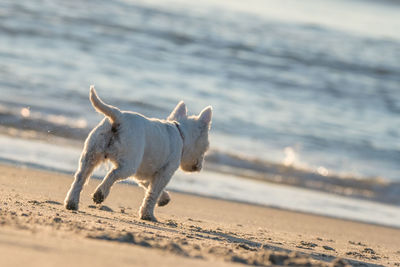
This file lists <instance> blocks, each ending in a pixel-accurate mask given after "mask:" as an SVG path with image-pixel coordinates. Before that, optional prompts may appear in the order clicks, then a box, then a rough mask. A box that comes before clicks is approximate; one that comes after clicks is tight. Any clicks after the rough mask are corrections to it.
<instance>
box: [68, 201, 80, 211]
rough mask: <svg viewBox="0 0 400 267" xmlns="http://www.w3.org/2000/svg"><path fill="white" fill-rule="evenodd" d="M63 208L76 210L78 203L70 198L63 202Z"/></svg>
mask: <svg viewBox="0 0 400 267" xmlns="http://www.w3.org/2000/svg"><path fill="white" fill-rule="evenodd" d="M65 208H66V209H67V210H78V203H77V202H74V201H72V200H69V201H67V202H66V203H65Z"/></svg>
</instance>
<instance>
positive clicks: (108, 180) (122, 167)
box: [93, 163, 136, 204]
mask: <svg viewBox="0 0 400 267" xmlns="http://www.w3.org/2000/svg"><path fill="white" fill-rule="evenodd" d="M128 166H129V165H127V164H124V163H123V164H121V163H119V164H118V166H117V167H116V168H114V169H112V170H111V171H110V172H109V173H107V175H106V177H105V178H104V179H103V181H102V182H101V183H100V184H99V185H98V187H97V188H96V191H95V192H94V194H93V201H94V202H95V203H96V204H100V203H102V202H103V201H104V200H105V199H106V197H107V196H108V194H109V193H110V189H111V187H112V186H113V184H114V183H115V182H117V181H119V180H123V179H126V178H128V177H130V176H132V175H133V174H135V170H136V168H135V167H136V166H130V167H128Z"/></svg>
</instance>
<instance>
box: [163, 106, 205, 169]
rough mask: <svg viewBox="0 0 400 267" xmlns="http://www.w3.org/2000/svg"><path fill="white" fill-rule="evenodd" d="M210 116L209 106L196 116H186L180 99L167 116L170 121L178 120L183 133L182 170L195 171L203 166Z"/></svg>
mask: <svg viewBox="0 0 400 267" xmlns="http://www.w3.org/2000/svg"><path fill="white" fill-rule="evenodd" d="M211 117H212V108H211V107H210V106H208V107H206V108H205V109H203V111H202V112H200V114H199V115H198V116H188V115H187V109H186V105H185V103H183V102H182V101H181V102H179V104H178V105H177V106H176V108H175V109H174V111H172V113H171V115H170V116H169V117H168V120H170V121H177V122H179V124H180V131H182V134H183V138H184V140H183V152H182V158H181V169H182V170H184V171H187V172H195V171H200V170H201V168H202V167H203V161H204V154H205V153H206V151H207V149H208V147H209V141H208V132H209V130H210V127H211Z"/></svg>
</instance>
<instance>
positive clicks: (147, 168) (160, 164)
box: [64, 86, 212, 221]
mask: <svg viewBox="0 0 400 267" xmlns="http://www.w3.org/2000/svg"><path fill="white" fill-rule="evenodd" d="M90 101H91V102H92V104H93V106H94V108H95V109H96V110H97V111H99V112H101V113H103V114H104V115H105V116H106V118H104V119H103V120H102V121H101V122H100V123H99V124H98V125H97V126H96V127H95V128H94V129H93V130H92V131H91V133H90V134H89V136H88V137H87V139H86V142H85V146H84V149H83V151H82V155H81V158H80V164H79V169H78V170H77V172H76V174H75V180H74V182H73V183H72V185H71V188H70V190H69V191H68V194H67V196H66V198H65V202H64V203H65V207H66V208H67V209H70V210H77V209H78V205H79V198H80V193H81V191H82V188H83V185H84V184H85V183H86V182H87V181H88V178H89V177H90V175H91V174H92V172H93V170H94V168H95V167H96V166H97V165H99V164H100V163H102V162H104V161H105V160H110V161H111V162H113V163H114V168H113V169H112V170H111V171H110V172H109V173H108V174H107V175H106V177H105V178H104V180H103V181H102V182H101V184H100V185H99V186H98V187H97V189H96V191H95V192H94V194H93V201H94V202H95V203H101V202H103V201H104V199H105V198H106V197H107V196H108V194H109V192H110V189H111V187H112V185H113V184H114V183H115V182H116V181H119V180H123V179H126V178H128V177H131V176H133V177H134V179H135V180H136V181H137V183H138V184H139V185H140V186H142V187H143V188H144V189H145V190H146V194H145V197H144V199H143V203H142V206H141V207H140V210H139V216H140V218H141V219H144V220H153V221H155V220H156V218H155V216H154V207H155V205H156V204H158V205H159V206H164V205H166V204H168V202H169V201H170V196H169V194H168V192H167V191H165V190H164V188H165V186H166V185H167V184H168V182H169V180H170V179H171V177H172V175H173V174H174V172H175V171H176V170H177V169H178V167H179V166H180V167H181V169H182V170H184V171H188V172H193V171H200V170H201V168H202V164H203V160H204V154H205V152H206V151H207V149H208V146H209V142H208V131H209V129H210V125H211V117H212V108H211V107H207V108H205V109H204V110H203V111H202V112H201V113H200V114H199V115H198V116H190V117H188V116H187V110H186V106H185V104H184V103H183V102H182V101H181V102H180V103H179V104H178V105H177V106H176V108H175V109H174V110H173V111H172V113H171V115H170V116H169V117H168V119H167V120H159V119H149V118H146V117H145V116H143V115H140V114H138V113H134V112H129V111H120V110H119V109H118V108H116V107H113V106H111V105H107V104H105V103H104V102H103V101H101V100H100V99H99V97H98V96H97V94H96V91H95V89H94V87H93V86H91V87H90Z"/></svg>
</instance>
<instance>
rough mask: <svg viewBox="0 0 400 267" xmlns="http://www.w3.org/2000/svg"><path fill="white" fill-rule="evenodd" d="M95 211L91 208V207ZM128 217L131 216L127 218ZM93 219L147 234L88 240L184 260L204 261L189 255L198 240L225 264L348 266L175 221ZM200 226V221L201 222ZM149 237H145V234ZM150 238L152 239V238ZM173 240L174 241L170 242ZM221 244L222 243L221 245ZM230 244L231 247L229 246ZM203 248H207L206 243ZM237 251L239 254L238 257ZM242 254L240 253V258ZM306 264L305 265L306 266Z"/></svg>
mask: <svg viewBox="0 0 400 267" xmlns="http://www.w3.org/2000/svg"><path fill="white" fill-rule="evenodd" d="M91 208H92V207H91ZM97 208H98V209H100V210H104V211H107V212H110V213H114V212H113V211H112V209H110V208H108V207H106V208H104V207H102V206H101V207H97ZM126 215H129V214H126ZM91 216H93V217H95V218H98V219H104V220H112V221H118V222H123V223H125V224H127V225H134V226H136V227H140V228H142V229H143V230H144V231H143V232H142V233H131V232H121V233H115V232H113V233H111V232H110V233H108V232H103V233H99V234H97V235H96V234H95V235H93V234H90V235H88V237H89V238H94V239H100V240H106V241H113V242H123V243H129V244H133V245H139V246H143V247H148V248H156V249H163V250H168V251H171V252H172V253H175V254H179V255H181V256H185V257H193V258H204V253H203V256H199V254H197V255H193V253H191V252H190V251H193V245H190V242H188V241H189V240H190V239H196V240H200V241H201V240H204V241H207V240H208V241H215V242H216V243H215V242H211V243H210V245H209V247H202V248H199V247H198V245H197V247H196V245H195V246H194V250H202V251H203V252H204V251H205V252H206V254H205V255H206V256H207V255H211V256H214V257H215V256H216V257H220V258H223V259H224V260H225V261H231V262H237V263H242V264H247V265H258V266H269V265H271V264H273V265H286V264H287V263H288V261H289V263H292V264H295V265H299V264H300V265H301V264H304V263H306V264H308V265H307V266H313V265H312V262H311V261H310V260H308V261H307V260H306V259H307V258H308V259H311V258H312V259H314V260H318V261H323V262H325V263H327V264H330V263H332V262H334V261H337V262H338V263H339V264H337V265H335V266H345V264H342V265H340V263H341V262H340V259H339V258H338V257H336V256H332V255H327V254H324V253H320V252H316V251H312V249H313V248H312V247H310V248H308V249H310V252H307V251H295V250H290V249H286V248H282V247H280V246H279V245H276V243H277V242H276V243H275V244H274V242H273V241H272V240H266V242H265V243H261V242H256V241H253V240H250V239H247V238H243V237H240V236H239V235H236V234H235V233H232V232H229V233H227V232H224V231H223V230H221V229H219V228H218V230H212V229H203V228H202V227H200V226H198V225H192V224H191V223H189V224H187V223H186V222H185V223H178V222H175V221H173V220H168V221H166V222H147V221H142V220H135V219H132V218H130V219H124V218H121V217H118V218H110V217H107V216H101V215H98V214H91ZM189 221H190V222H195V220H192V219H189ZM198 222H200V221H198ZM154 230H156V231H160V232H161V233H158V234H155V233H154V232H153V231H154ZM162 232H164V233H173V234H175V235H176V236H175V237H173V238H172V239H171V237H170V236H163V235H162ZM146 233H147V236H145V237H143V234H146ZM149 235H150V236H149ZM151 235H153V236H154V235H156V236H157V238H155V237H151ZM171 240H173V241H172V242H171ZM219 242H220V243H219ZM227 243H228V244H230V245H229V246H227ZM203 244H207V242H204V243H203ZM240 250H246V251H245V254H246V257H244V256H238V253H237V252H238V251H240ZM235 251H236V253H235ZM241 254H242V253H239V255H241ZM260 254H262V255H265V254H268V255H269V256H268V259H267V260H265V259H263V260H261V261H260ZM296 260H300V261H301V263H300V262H296ZM305 260H306V262H305ZM345 261H347V263H348V264H350V265H352V266H372V267H375V266H381V265H377V264H372V263H367V262H363V261H358V260H354V259H348V258H346V259H345Z"/></svg>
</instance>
